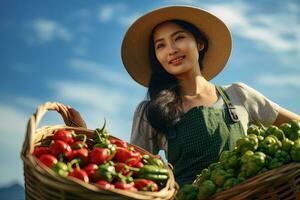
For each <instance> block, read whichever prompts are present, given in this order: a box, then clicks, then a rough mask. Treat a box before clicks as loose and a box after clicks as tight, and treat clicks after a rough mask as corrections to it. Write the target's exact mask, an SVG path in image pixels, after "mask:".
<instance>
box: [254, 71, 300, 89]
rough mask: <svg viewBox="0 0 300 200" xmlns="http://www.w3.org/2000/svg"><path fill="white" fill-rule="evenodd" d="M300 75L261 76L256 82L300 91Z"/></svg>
mask: <svg viewBox="0 0 300 200" xmlns="http://www.w3.org/2000/svg"><path fill="white" fill-rule="evenodd" d="M299 77H300V74H280V75H275V74H268V75H260V76H258V77H257V78H256V82H257V83H259V84H262V85H266V86H272V87H291V86H292V87H297V88H299V89H300V79H299Z"/></svg>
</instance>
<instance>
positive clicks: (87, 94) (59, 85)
mask: <svg viewBox="0 0 300 200" xmlns="http://www.w3.org/2000/svg"><path fill="white" fill-rule="evenodd" d="M49 86H50V87H51V88H52V89H53V90H54V93H55V95H56V96H57V99H60V100H59V101H60V102H62V103H64V104H66V103H67V102H68V104H70V105H71V106H72V107H74V108H75V109H76V110H78V111H79V112H80V114H81V116H82V117H83V119H84V120H85V121H86V123H87V126H88V128H90V129H94V128H96V127H100V126H101V124H102V123H103V121H104V118H105V119H106V120H107V130H108V131H109V132H111V133H112V134H113V135H114V136H117V137H120V138H122V139H125V140H128V139H129V135H130V130H131V124H132V116H133V112H134V109H135V107H136V106H137V104H138V102H139V101H140V100H141V99H142V97H141V98H140V97H139V96H138V94H137V93H132V91H130V90H122V89H113V88H109V87H107V86H102V85H99V86H96V85H92V84H88V83H85V82H79V81H77V82H75V81H55V82H49Z"/></svg>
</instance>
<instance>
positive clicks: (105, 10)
mask: <svg viewBox="0 0 300 200" xmlns="http://www.w3.org/2000/svg"><path fill="white" fill-rule="evenodd" d="M113 14H114V8H113V7H112V6H104V7H101V8H100V10H99V20H100V22H107V21H109V20H110V19H111V18H112V16H113Z"/></svg>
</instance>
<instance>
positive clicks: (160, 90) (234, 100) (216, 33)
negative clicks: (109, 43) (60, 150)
mask: <svg viewBox="0 0 300 200" xmlns="http://www.w3.org/2000/svg"><path fill="white" fill-rule="evenodd" d="M230 52H231V35H230V32H229V30H228V28H227V27H226V25H225V24H224V23H223V22H222V21H221V20H220V19H218V18H217V17H215V16H214V15H212V14H210V13H208V12H206V11H204V10H201V9H199V8H195V7H189V6H169V7H163V8H160V9H157V10H154V11H152V12H149V13H147V14H145V15H143V16H142V17H140V18H139V19H137V20H136V21H135V22H134V23H133V24H132V25H131V26H130V28H129V29H128V31H127V33H126V35H125V37H124V40H123V43H122V60H123V63H124V66H125V68H126V69H127V71H128V73H129V74H130V75H131V76H132V78H133V79H134V80H135V81H137V82H138V83H139V84H141V85H143V86H145V87H148V99H147V100H146V101H142V102H141V103H140V104H139V105H138V107H137V109H136V111H135V114H134V120H133V126H132V135H131V143H133V144H136V145H139V146H141V147H143V148H145V149H146V150H148V151H150V152H152V153H153V154H157V153H158V151H159V150H165V152H166V155H167V159H168V162H170V163H171V164H172V165H173V167H174V174H175V177H176V181H177V182H178V183H179V184H180V185H182V184H186V183H191V182H192V181H193V180H194V179H195V177H196V175H197V174H199V172H200V171H201V169H203V168H205V167H207V166H208V165H209V164H210V163H212V162H216V161H217V160H218V158H219V155H220V153H221V152H222V151H223V150H228V149H232V148H233V147H234V145H235V142H236V140H237V139H238V138H240V137H242V136H244V135H245V134H246V130H247V128H248V126H249V125H250V124H252V123H255V124H263V125H265V126H269V125H271V124H274V125H280V124H281V123H283V122H287V121H289V120H291V119H297V120H300V117H299V116H298V115H297V114H295V113H292V112H290V111H288V110H286V109H284V108H282V107H280V106H278V105H277V104H275V103H273V102H272V101H270V100H268V99H267V98H266V97H264V96H263V95H262V94H260V93H259V92H257V91H255V90H254V89H252V88H250V87H249V86H247V85H245V84H243V83H234V84H231V85H228V86H222V87H220V86H215V85H213V84H212V83H210V82H209V80H211V79H212V78H213V77H215V76H216V75H217V74H218V73H219V72H220V71H221V70H222V69H223V67H224V66H225V64H226V62H227V60H228V58H229V56H230ZM74 112H75V111H74V110H73V111H72V113H74ZM78 115H79V114H78V113H74V116H77V120H76V121H77V122H79V123H81V122H80V116H78Z"/></svg>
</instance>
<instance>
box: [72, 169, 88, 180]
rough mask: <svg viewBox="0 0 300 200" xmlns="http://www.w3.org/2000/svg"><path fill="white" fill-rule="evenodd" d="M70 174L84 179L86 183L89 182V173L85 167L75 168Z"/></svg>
mask: <svg viewBox="0 0 300 200" xmlns="http://www.w3.org/2000/svg"><path fill="white" fill-rule="evenodd" d="M69 176H71V177H74V178H77V179H79V180H82V181H84V182H86V183H88V182H89V177H88V175H87V173H86V172H85V171H84V170H83V169H79V168H74V169H73V170H72V171H71V172H70V173H69Z"/></svg>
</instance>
